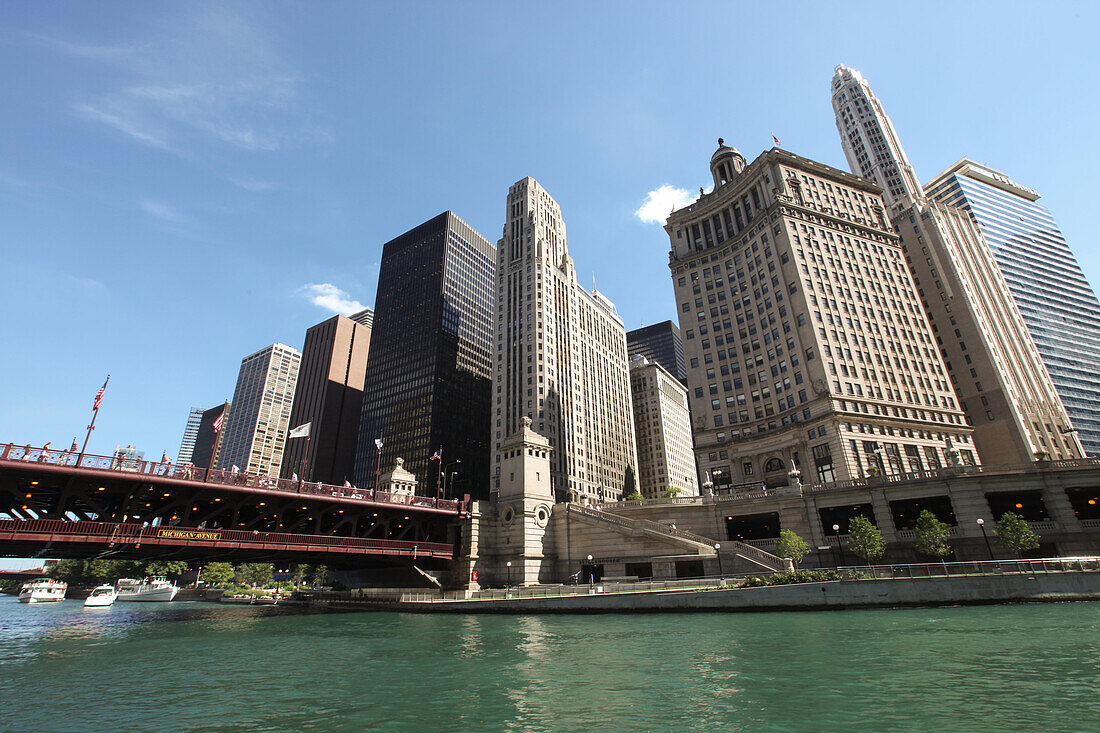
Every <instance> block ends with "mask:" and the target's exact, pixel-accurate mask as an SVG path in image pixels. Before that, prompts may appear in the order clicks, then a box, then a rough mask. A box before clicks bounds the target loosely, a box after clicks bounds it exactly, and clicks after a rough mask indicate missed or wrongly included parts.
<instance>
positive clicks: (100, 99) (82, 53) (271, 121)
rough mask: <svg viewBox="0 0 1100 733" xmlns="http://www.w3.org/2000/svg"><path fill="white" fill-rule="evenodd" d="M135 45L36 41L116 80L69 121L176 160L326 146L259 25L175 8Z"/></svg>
mask: <svg viewBox="0 0 1100 733" xmlns="http://www.w3.org/2000/svg"><path fill="white" fill-rule="evenodd" d="M181 7H182V8H184V10H182V17H172V18H169V19H167V20H168V22H165V23H164V24H163V25H162V28H161V30H159V31H157V32H154V33H152V34H151V35H150V36H149V37H148V38H145V39H143V40H142V42H139V43H134V44H131V45H126V46H118V47H110V46H101V45H96V44H94V43H86V42H81V41H72V40H59V39H51V38H41V37H39V41H40V42H41V43H43V44H44V45H46V46H47V47H50V48H53V49H55V50H56V51H58V52H60V53H64V54H66V55H69V56H72V57H74V58H79V59H81V60H83V61H87V60H92V61H95V62H99V63H100V64H102V65H103V66H104V68H106V69H108V70H110V71H111V72H113V73H114V78H115V81H113V82H112V83H111V84H110V85H109V86H108V87H107V89H106V90H105V91H101V92H96V93H88V94H84V95H82V97H81V98H80V99H77V100H75V101H74V103H73V105H72V109H73V111H74V113H75V114H77V115H78V116H79V117H82V118H84V119H87V120H91V121H94V122H97V123H100V124H103V125H107V126H108V127H111V128H113V129H115V130H118V131H119V132H122V133H123V134H125V135H127V136H129V137H130V138H131V139H133V140H135V141H137V142H139V143H141V144H143V145H148V146H150V147H153V148H158V149H161V150H168V151H171V152H174V153H177V154H180V155H185V154H187V153H188V151H191V150H194V149H198V148H200V147H201V146H208V145H209V144H210V142H211V141H214V142H216V143H220V144H222V145H225V146H228V147H230V148H235V149H240V150H245V151H273V150H279V149H282V148H285V147H288V146H291V145H297V144H301V143H303V142H318V141H324V140H326V139H327V134H326V133H325V132H324V131H322V130H318V129H317V128H316V126H314V125H312V124H311V123H309V122H307V121H306V119H305V116H306V109H307V105H304V104H302V96H303V83H302V77H301V74H300V73H299V72H298V71H297V70H296V69H295V68H294V65H293V64H292V63H291V62H290V61H288V60H287V59H286V58H285V56H284V54H283V52H282V49H281V48H280V46H281V44H280V42H279V41H278V39H276V38H275V37H274V36H273V35H272V34H270V33H269V32H267V30H266V29H264V28H263V26H262V24H260V23H258V22H255V21H253V20H252V19H251V18H248V17H246V14H245V13H243V12H238V11H237V10H236V9H233V8H228V7H224V6H221V5H190V6H186V5H185V6H181Z"/></svg>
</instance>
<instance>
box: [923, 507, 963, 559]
mask: <svg viewBox="0 0 1100 733" xmlns="http://www.w3.org/2000/svg"><path fill="white" fill-rule="evenodd" d="M916 532H917V541H916V545H915V549H916V551H917V552H919V553H920V554H921V555H928V556H929V557H938V558H940V559H941V560H943V558H945V557H947V556H948V555H950V554H951V553H952V552H954V550H952V549H951V545H949V544H947V525H946V524H944V523H943V522H941V521H940V520H939V519H936V515H935V514H933V513H932V512H930V511H928V510H927V509H923V510H921V513H920V516H919V517H917V526H916Z"/></svg>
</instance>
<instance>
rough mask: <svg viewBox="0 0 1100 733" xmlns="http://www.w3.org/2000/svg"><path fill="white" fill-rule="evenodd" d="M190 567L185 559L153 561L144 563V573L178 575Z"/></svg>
mask: <svg viewBox="0 0 1100 733" xmlns="http://www.w3.org/2000/svg"><path fill="white" fill-rule="evenodd" d="M190 569H191V565H190V563H188V562H187V561H186V560H167V561H165V562H157V561H153V562H150V563H147V564H146V565H145V574H146V575H174V576H176V577H179V576H180V575H183V574H184V573H186V572H187V571H188V570H190Z"/></svg>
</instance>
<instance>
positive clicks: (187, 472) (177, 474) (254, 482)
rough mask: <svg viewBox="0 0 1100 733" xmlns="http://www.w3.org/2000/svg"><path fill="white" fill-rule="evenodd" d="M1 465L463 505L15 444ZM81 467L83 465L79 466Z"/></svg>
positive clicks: (1, 454) (3, 449) (2, 446)
mask: <svg viewBox="0 0 1100 733" xmlns="http://www.w3.org/2000/svg"><path fill="white" fill-rule="evenodd" d="M0 461H14V462H20V463H38V464H46V465H52V466H71V467H73V468H84V469H93V470H101V471H119V472H122V473H136V474H141V475H146V476H163V477H165V478H170V479H175V480H177V481H194V482H196V483H206V484H217V485H219V486H237V487H241V488H249V489H263V490H266V491H283V492H287V493H292V494H307V495H310V496H333V497H337V498H340V499H350V500H353V501H365V502H372V503H377V504H401V505H404V506H410V507H423V508H427V509H438V510H441V511H446V512H455V513H458V512H461V511H462V502H460V501H457V500H455V499H436V498H435V497H434V496H410V495H407V494H392V493H389V492H386V491H375V490H373V489H360V488H358V487H355V486H336V485H333V484H323V483H320V482H316V481H300V480H293V479H285V478H276V477H273V476H260V475H256V474H251V473H243V472H240V471H226V470H224V469H211V470H207V469H205V468H198V467H196V466H193V465H190V464H188V465H183V464H178V463H167V462H161V461H145V460H138V459H132V458H120V457H118V456H97V455H92V454H90V453H85V454H83V455H80V454H79V453H78V452H76V451H70V450H52V449H49V450H47V449H46V448H32V447H31V446H29V445H26V446H20V445H16V444H14V443H0ZM78 464H79V465H78Z"/></svg>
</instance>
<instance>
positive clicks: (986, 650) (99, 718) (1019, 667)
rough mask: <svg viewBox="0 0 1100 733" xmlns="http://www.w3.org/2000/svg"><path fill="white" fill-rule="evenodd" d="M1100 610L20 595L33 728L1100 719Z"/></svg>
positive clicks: (1, 623)
mask: <svg viewBox="0 0 1100 733" xmlns="http://www.w3.org/2000/svg"><path fill="white" fill-rule="evenodd" d="M1098 631H1100V603H1065V604H1036V605H1003V606H983V607H960V608H934V609H901V610H867V611H833V612H818V613H736V614H722V613H692V614H648V615H577V616H472V615H471V616H449V615H414V614H395V613H356V614H302V613H291V612H288V611H286V610H280V609H278V608H256V607H248V606H221V605H218V604H208V603H179V602H177V603H171V604H116V605H115V606H114V607H112V608H108V609H84V608H83V606H82V605H81V604H80V602H79V601H65V602H63V603H54V604H42V605H34V606H27V605H24V604H20V603H17V602H16V600H15V599H14V598H13V597H10V596H0V729H2V730H12V731H25V730H48V731H82V732H84V731H105V730H125V731H146V730H148V731H153V730H155V731H211V730H230V729H248V730H256V731H291V730H304V731H330V730H334V731H360V730H370V731H426V732H434V731H578V732H580V731H584V732H586V733H587V732H591V731H841V730H861V731H887V730H889V731H970V730H973V731H1002V730H1003V731H1008V730H1013V731H1043V732H1044V733H1051V732H1053V731H1096V730H1098V729H1100V633H1098Z"/></svg>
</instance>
